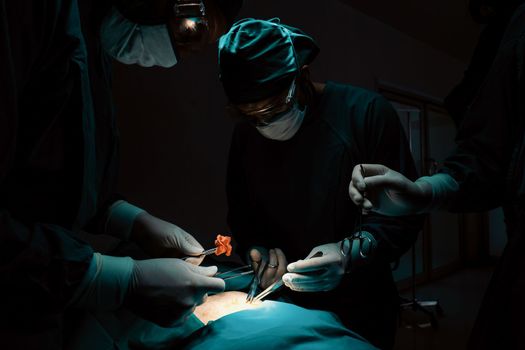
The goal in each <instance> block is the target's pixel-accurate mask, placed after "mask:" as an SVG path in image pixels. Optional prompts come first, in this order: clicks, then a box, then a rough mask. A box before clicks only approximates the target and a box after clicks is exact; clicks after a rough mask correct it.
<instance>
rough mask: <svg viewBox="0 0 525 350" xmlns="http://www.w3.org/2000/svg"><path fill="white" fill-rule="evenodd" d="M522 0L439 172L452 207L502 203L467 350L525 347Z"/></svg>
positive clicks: (464, 208)
mask: <svg viewBox="0 0 525 350" xmlns="http://www.w3.org/2000/svg"><path fill="white" fill-rule="evenodd" d="M524 74H525V5H524V6H521V7H519V8H518V9H517V10H516V12H515V15H514V17H513V19H512V21H511V22H510V25H509V27H508V28H507V31H506V33H505V35H504V37H503V40H502V44H501V46H500V49H499V52H498V54H497V56H496V58H495V60H494V64H493V65H492V68H491V69H490V71H489V73H488V75H487V77H486V79H485V81H484V83H483V85H482V87H481V89H480V91H479V93H478V95H477V97H476V98H475V100H474V102H473V103H472V105H471V107H470V109H469V110H468V111H467V114H466V115H465V119H464V121H463V123H462V125H461V127H460V130H459V133H458V135H457V144H458V147H457V149H456V151H455V153H454V154H453V155H452V156H451V157H449V158H448V160H447V161H446V162H445V168H444V169H443V170H442V171H443V172H446V173H449V174H451V175H452V176H453V177H454V178H455V179H456V180H457V181H458V183H459V185H460V193H459V196H458V197H457V198H456V200H455V201H454V202H453V203H452V205H451V206H452V209H453V210H455V211H484V210H488V209H491V208H496V207H498V206H503V209H504V213H505V220H506V223H507V234H508V243H507V246H506V247H505V250H504V252H503V255H502V256H501V259H500V261H499V262H498V266H497V267H496V270H495V272H494V274H493V277H492V280H491V282H490V285H489V287H488V289H487V291H486V295H485V299H484V301H483V303H482V306H481V310H480V312H479V315H478V318H477V321H476V324H475V326H474V329H473V332H472V336H471V342H470V347H469V348H470V349H477V350H478V349H525V173H524V167H525V135H524V124H525V76H524Z"/></svg>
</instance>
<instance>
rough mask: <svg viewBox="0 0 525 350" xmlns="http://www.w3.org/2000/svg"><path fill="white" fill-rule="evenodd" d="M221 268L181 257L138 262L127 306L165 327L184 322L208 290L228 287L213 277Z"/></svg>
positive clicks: (217, 290)
mask: <svg viewBox="0 0 525 350" xmlns="http://www.w3.org/2000/svg"><path fill="white" fill-rule="evenodd" d="M215 273H217V267H215V266H210V267H202V266H195V265H192V264H188V263H186V262H184V261H182V260H179V259H150V260H139V261H137V260H136V261H135V264H134V267H133V272H132V275H131V281H130V285H129V289H128V293H127V296H126V300H125V305H126V306H127V307H128V308H129V309H130V310H131V311H133V312H134V313H135V314H137V315H138V316H140V317H142V318H144V319H146V320H149V321H151V322H154V323H156V324H158V325H160V326H162V327H169V326H173V325H175V324H177V323H179V322H183V321H184V320H185V318H186V317H188V316H189V315H190V314H191V313H192V312H193V311H194V310H195V307H196V306H197V305H200V304H202V303H203V302H204V300H205V299H206V296H207V293H219V292H222V291H223V290H224V287H225V285H224V281H223V280H222V279H220V278H214V277H212V276H213V275H215Z"/></svg>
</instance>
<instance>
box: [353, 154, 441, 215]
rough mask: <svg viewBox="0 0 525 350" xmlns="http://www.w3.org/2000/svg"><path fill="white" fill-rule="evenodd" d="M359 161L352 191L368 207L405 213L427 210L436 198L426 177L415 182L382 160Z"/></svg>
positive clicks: (361, 204)
mask: <svg viewBox="0 0 525 350" xmlns="http://www.w3.org/2000/svg"><path fill="white" fill-rule="evenodd" d="M362 167H363V170H364V173H365V174H362V171H361V165H356V166H355V167H354V170H353V172H352V181H351V182H350V186H349V194H350V198H351V199H352V201H353V202H354V203H355V204H356V205H358V206H361V207H362V208H363V209H364V210H373V211H375V212H377V213H379V214H382V215H388V216H402V215H411V214H416V213H419V212H421V211H423V210H424V209H425V208H426V207H427V206H428V205H429V204H430V202H431V201H432V187H431V186H430V184H428V183H427V182H425V181H416V182H413V181H411V180H409V179H407V178H406V177H405V176H403V175H402V174H400V173H398V172H396V171H394V170H391V169H389V168H387V167H386V166H384V165H379V164H363V165H362Z"/></svg>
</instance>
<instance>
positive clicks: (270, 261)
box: [249, 248, 288, 289]
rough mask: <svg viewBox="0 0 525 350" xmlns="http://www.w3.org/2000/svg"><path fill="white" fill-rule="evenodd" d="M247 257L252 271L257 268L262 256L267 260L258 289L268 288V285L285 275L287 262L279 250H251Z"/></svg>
mask: <svg viewBox="0 0 525 350" xmlns="http://www.w3.org/2000/svg"><path fill="white" fill-rule="evenodd" d="M249 256H250V261H251V264H252V267H253V269H254V271H256V269H257V268H258V266H259V264H260V263H261V261H262V259H263V256H264V257H265V258H266V259H267V264H266V267H265V269H264V271H263V274H262V277H261V283H260V284H259V287H261V288H262V289H266V288H268V286H270V284H272V283H274V282H276V281H278V280H279V279H281V277H282V276H283V275H284V274H285V273H286V265H288V261H287V260H286V256H285V255H284V253H283V251H282V250H281V249H279V248H274V249H270V250H266V249H261V248H252V249H251V250H250V254H249Z"/></svg>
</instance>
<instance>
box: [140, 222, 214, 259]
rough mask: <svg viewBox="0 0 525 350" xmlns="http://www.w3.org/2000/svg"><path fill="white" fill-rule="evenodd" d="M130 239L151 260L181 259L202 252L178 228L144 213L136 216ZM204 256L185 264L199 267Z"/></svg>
mask: <svg viewBox="0 0 525 350" xmlns="http://www.w3.org/2000/svg"><path fill="white" fill-rule="evenodd" d="M130 239H131V240H132V241H133V242H135V243H137V245H138V246H139V247H140V248H141V249H142V250H144V252H145V253H146V254H148V255H150V256H151V257H153V258H164V257H170V258H181V257H184V256H188V255H198V254H200V253H202V252H203V251H204V248H203V247H202V245H201V244H200V243H199V242H198V241H197V240H196V239H195V238H194V237H193V236H192V235H190V234H189V233H187V232H186V231H184V230H183V229H181V228H180V227H178V226H176V225H174V224H172V223H170V222H167V221H164V220H161V219H159V218H157V217H155V216H152V215H150V214H148V213H146V212H143V213H141V214H139V215H138V216H137V218H136V219H135V222H134V223H133V229H132V231H131V236H130ZM203 259H204V256H201V257H195V258H188V259H186V261H187V262H189V263H191V264H194V265H199V264H200V263H201V262H202V260H203Z"/></svg>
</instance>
